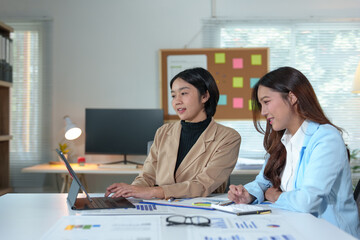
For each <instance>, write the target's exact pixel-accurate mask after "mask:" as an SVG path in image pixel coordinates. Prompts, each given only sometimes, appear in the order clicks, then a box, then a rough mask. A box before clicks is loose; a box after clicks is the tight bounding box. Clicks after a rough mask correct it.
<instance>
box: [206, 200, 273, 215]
mask: <svg viewBox="0 0 360 240" xmlns="http://www.w3.org/2000/svg"><path fill="white" fill-rule="evenodd" d="M211 207H213V208H215V209H216V210H220V211H223V212H228V213H234V214H237V215H247V214H266V213H271V210H270V208H267V207H262V206H259V205H251V204H235V203H232V204H229V205H225V206H223V205H220V204H219V203H213V204H211Z"/></svg>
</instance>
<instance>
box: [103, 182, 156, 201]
mask: <svg viewBox="0 0 360 240" xmlns="http://www.w3.org/2000/svg"><path fill="white" fill-rule="evenodd" d="M106 192H107V193H108V192H109V193H113V195H112V196H111V197H112V198H117V197H125V198H127V197H135V198H143V199H151V198H153V197H159V195H161V193H162V194H163V190H162V188H160V187H140V186H134V185H129V184H126V183H114V184H112V185H111V186H109V187H108V188H107V189H106ZM160 198H161V197H160Z"/></svg>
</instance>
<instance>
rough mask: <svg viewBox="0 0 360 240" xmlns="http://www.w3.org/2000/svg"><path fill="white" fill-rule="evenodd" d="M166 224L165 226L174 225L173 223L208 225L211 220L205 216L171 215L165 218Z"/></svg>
mask: <svg viewBox="0 0 360 240" xmlns="http://www.w3.org/2000/svg"><path fill="white" fill-rule="evenodd" d="M166 222H167V225H166V226H174V225H195V226H203V227H209V226H210V224H211V221H210V219H209V218H207V217H203V216H191V217H188V216H183V215H173V216H169V217H167V218H166Z"/></svg>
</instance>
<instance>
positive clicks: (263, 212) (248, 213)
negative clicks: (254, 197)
mask: <svg viewBox="0 0 360 240" xmlns="http://www.w3.org/2000/svg"><path fill="white" fill-rule="evenodd" d="M268 213H271V210H258V211H250V212H238V213H236V215H238V216H240V215H250V214H268Z"/></svg>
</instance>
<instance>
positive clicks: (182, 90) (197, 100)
mask: <svg viewBox="0 0 360 240" xmlns="http://www.w3.org/2000/svg"><path fill="white" fill-rule="evenodd" d="M171 97H172V102H171V103H172V106H173V108H174V110H175V111H176V113H177V115H178V116H179V117H180V119H181V120H185V121H187V122H201V121H204V120H205V119H206V118H207V116H206V112H205V108H204V104H205V102H206V101H207V100H208V99H209V93H208V92H207V93H206V94H205V95H203V96H200V94H199V91H198V90H197V88H196V87H194V86H193V85H191V84H190V83H188V82H186V81H184V80H183V79H181V78H177V79H176V80H175V81H174V82H173V84H172V87H171Z"/></svg>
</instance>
